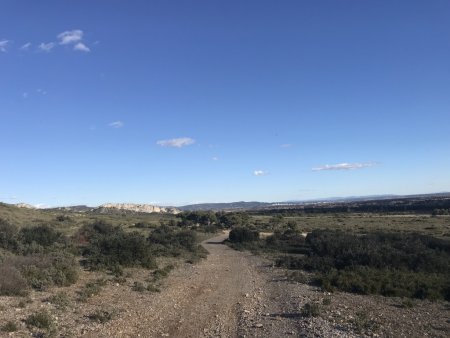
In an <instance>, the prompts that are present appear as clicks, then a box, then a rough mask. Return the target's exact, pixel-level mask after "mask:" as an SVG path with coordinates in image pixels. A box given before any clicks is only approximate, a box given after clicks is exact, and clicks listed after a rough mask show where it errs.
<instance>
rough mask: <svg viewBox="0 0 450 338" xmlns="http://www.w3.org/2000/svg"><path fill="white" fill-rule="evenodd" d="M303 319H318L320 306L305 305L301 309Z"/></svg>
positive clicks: (313, 304) (314, 304)
mask: <svg viewBox="0 0 450 338" xmlns="http://www.w3.org/2000/svg"><path fill="white" fill-rule="evenodd" d="M301 314H302V316H303V317H318V316H320V306H319V304H316V303H306V304H305V305H303V307H302V308H301Z"/></svg>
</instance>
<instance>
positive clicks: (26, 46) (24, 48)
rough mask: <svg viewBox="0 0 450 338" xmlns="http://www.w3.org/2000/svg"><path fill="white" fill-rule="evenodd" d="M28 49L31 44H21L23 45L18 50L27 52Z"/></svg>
mask: <svg viewBox="0 0 450 338" xmlns="http://www.w3.org/2000/svg"><path fill="white" fill-rule="evenodd" d="M30 47H31V42H27V43H25V44H23V45H22V46H21V47H20V49H21V50H28V49H30Z"/></svg>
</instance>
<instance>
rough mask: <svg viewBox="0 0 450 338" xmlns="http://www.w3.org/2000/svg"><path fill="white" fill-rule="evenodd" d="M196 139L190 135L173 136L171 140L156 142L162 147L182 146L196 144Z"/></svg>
mask: <svg viewBox="0 0 450 338" xmlns="http://www.w3.org/2000/svg"><path fill="white" fill-rule="evenodd" d="M194 143H195V140H194V139H192V138H190V137H180V138H173V139H170V140H160V141H157V142H156V144H157V145H159V146H161V147H172V148H182V147H186V146H189V145H191V144H194Z"/></svg>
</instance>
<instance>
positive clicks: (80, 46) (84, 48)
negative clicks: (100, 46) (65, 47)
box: [73, 42, 91, 53]
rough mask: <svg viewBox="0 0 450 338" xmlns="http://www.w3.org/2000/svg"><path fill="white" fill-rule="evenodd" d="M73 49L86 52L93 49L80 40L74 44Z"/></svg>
mask: <svg viewBox="0 0 450 338" xmlns="http://www.w3.org/2000/svg"><path fill="white" fill-rule="evenodd" d="M73 50H76V51H79V52H85V53H89V52H90V51H91V49H90V48H89V47H88V46H86V45H85V44H84V43H82V42H78V43H77V44H76V45H75V46H73Z"/></svg>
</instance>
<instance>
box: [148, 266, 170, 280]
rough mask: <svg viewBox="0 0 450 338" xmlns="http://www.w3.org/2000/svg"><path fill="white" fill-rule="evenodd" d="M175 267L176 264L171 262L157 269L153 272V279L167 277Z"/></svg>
mask: <svg viewBox="0 0 450 338" xmlns="http://www.w3.org/2000/svg"><path fill="white" fill-rule="evenodd" d="M173 269H174V266H173V265H172V264H169V265H167V266H165V267H164V268H162V269H156V270H155V271H153V273H152V275H153V281H157V280H160V279H162V278H165V277H167V276H168V275H169V273H170V271H172V270H173Z"/></svg>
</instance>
